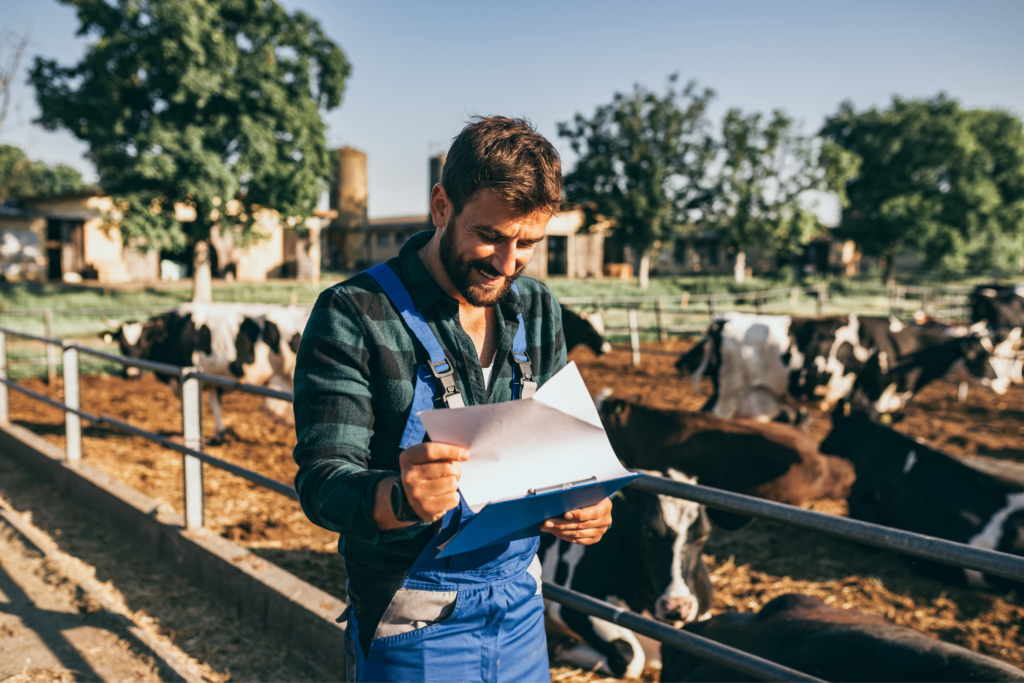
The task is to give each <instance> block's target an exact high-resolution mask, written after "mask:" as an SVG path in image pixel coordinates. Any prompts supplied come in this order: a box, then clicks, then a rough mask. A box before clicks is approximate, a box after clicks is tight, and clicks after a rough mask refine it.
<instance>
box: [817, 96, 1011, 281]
mask: <svg viewBox="0 0 1024 683" xmlns="http://www.w3.org/2000/svg"><path fill="white" fill-rule="evenodd" d="M821 135H822V136H823V137H824V138H826V139H827V140H830V141H832V142H833V143H834V144H835V145H837V146H839V147H842V148H843V149H845V150H847V151H848V152H849V153H851V154H853V155H855V156H856V158H857V160H858V161H859V163H860V169H859V173H857V174H855V175H854V176H852V177H851V178H850V179H849V180H848V181H847V182H846V183H845V188H844V189H845V193H846V195H847V196H848V198H849V203H848V206H847V207H846V208H845V210H844V211H843V217H842V224H841V226H840V229H839V231H838V232H839V234H841V235H843V236H846V237H849V238H850V239H853V240H855V241H856V242H857V243H858V244H859V245H860V246H861V248H862V250H863V251H864V253H866V254H871V255H875V256H883V257H885V259H886V268H885V271H884V277H885V278H886V279H887V280H888V279H891V278H892V277H893V267H894V263H893V261H894V259H893V257H894V256H895V255H896V253H898V252H899V251H901V250H902V249H910V250H912V251H915V252H917V253H918V254H919V255H920V256H921V257H922V258H923V259H924V262H925V265H926V266H927V267H929V268H932V269H936V270H937V271H939V272H943V273H947V274H956V275H964V274H979V275H980V274H997V275H1008V274H1011V273H1015V272H1018V271H1019V270H1020V267H1021V254H1022V253H1024V128H1022V125H1021V121H1020V119H1018V118H1016V117H1014V116H1012V115H1011V114H1009V113H1007V112H1004V111H986V110H966V109H964V108H962V107H961V106H960V105H959V104H958V103H957V102H956V101H955V100H953V99H950V98H949V97H947V96H945V95H942V94H940V95H938V96H936V97H933V98H931V99H924V100H904V99H900V98H898V97H897V98H894V99H893V102H892V105H891V106H889V107H888V108H887V109H878V108H874V107H873V108H871V109H868V110H866V111H862V112H857V111H856V110H855V109H854V106H853V104H852V103H850V102H844V103H843V104H842V105H841V106H840V107H839V111H838V112H836V114H834V115H833V116H831V117H830V118H828V119H827V120H826V121H825V124H824V127H823V128H822V130H821Z"/></svg>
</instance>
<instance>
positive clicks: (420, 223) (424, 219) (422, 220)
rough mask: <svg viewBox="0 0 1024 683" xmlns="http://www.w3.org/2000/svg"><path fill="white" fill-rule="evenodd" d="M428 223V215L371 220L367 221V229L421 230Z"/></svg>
mask: <svg viewBox="0 0 1024 683" xmlns="http://www.w3.org/2000/svg"><path fill="white" fill-rule="evenodd" d="M429 221H430V216H429V215H422V216H392V217H389V218H371V219H370V220H369V221H367V227H368V228H369V229H370V230H397V229H402V228H417V229H423V228H425V227H426V225H427V224H428V222H429Z"/></svg>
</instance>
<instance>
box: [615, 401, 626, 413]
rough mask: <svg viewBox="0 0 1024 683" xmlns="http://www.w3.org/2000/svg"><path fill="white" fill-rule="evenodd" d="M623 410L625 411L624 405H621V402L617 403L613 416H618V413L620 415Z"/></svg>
mask: <svg viewBox="0 0 1024 683" xmlns="http://www.w3.org/2000/svg"><path fill="white" fill-rule="evenodd" d="M625 409H626V404H625V403H623V402H622V401H619V402H618V403H616V404H615V414H616V415H618V414H619V413H621V412H622V411H623V410H625Z"/></svg>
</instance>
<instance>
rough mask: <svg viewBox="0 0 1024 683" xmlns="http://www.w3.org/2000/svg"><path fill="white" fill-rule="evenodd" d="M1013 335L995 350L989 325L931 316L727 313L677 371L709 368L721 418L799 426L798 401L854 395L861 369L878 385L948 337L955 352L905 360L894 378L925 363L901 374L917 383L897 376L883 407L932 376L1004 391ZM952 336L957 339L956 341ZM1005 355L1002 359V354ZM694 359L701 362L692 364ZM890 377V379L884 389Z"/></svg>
mask: <svg viewBox="0 0 1024 683" xmlns="http://www.w3.org/2000/svg"><path fill="white" fill-rule="evenodd" d="M1000 334H1002V333H1000ZM1007 335H1009V336H1013V335H1016V336H1015V337H1014V339H1015V340H1016V341H1008V342H1006V343H1004V344H1003V346H1006V348H1005V349H1003V348H1002V347H1000V349H998V350H997V349H996V348H995V346H996V344H995V343H993V338H994V337H993V336H992V334H991V333H990V332H989V331H987V330H986V329H984V325H978V326H975V327H972V328H970V329H968V328H963V327H959V328H953V327H950V326H947V325H943V324H941V323H932V322H929V323H926V324H924V325H904V324H903V323H902V322H900V321H899V320H897V319H895V318H875V317H866V316H858V315H856V314H851V315H848V316H842V317H832V318H823V319H813V318H791V317H790V316H760V315H750V314H740V313H728V314H723V315H721V316H718V317H717V318H716V319H715V320H714V321H712V324H711V325H710V326H709V328H708V331H707V333H706V334H705V335H704V338H703V339H702V340H701V342H700V343H699V349H700V350H699V351H698V350H697V348H695V349H693V350H691V351H690V352H689V353H687V354H685V355H684V356H682V357H681V358H680V359H679V360H678V361H677V363H676V367H677V369H679V370H680V372H681V373H686V372H688V371H689V372H691V374H692V375H693V381H694V384H695V386H696V385H697V384H698V383H699V381H700V379H701V377H703V376H704V375H705V374H708V375H709V376H710V377H711V379H712V384H713V386H714V392H713V395H712V396H711V398H710V399H709V400H708V402H707V403H706V404H705V405H704V407H703V408H702V410H705V411H709V412H712V413H713V414H715V415H717V416H719V417H726V418H752V419H757V420H761V421H769V420H778V421H783V422H794V423H797V424H799V423H804V422H805V419H804V415H805V413H803V412H801V411H800V409H799V406H798V405H797V404H796V401H799V400H807V399H811V398H820V399H821V407H822V409H823V410H831V409H832V407H834V406H835V405H836V403H837V402H838V401H840V400H842V399H844V398H846V397H848V396H849V395H850V394H851V392H852V391H853V390H854V386H855V385H856V383H857V381H858V378H859V377H860V375H861V373H863V372H864V371H865V370H867V371H869V372H871V373H873V374H874V375H875V376H876V377H875V380H873V381H875V383H881V382H882V381H883V380H884V379H885V377H886V376H887V375H889V373H890V371H891V370H892V369H893V368H896V367H897V366H900V363H901V361H902V360H904V359H906V358H907V357H908V356H910V355H913V354H915V353H918V352H922V351H925V350H926V349H929V348H932V347H937V346H942V345H945V344H947V343H949V345H948V347H946V348H945V351H949V352H952V355H950V353H945V354H939V353H938V352H936V353H933V354H925V355H922V356H919V357H918V358H917V360H916V361H915V363H914V364H913V365H902V366H900V367H901V373H897V375H894V377H897V376H899V375H902V371H910V370H911V369H912V368H915V367H916V368H921V369H920V370H918V371H915V372H913V373H912V376H910V377H906V378H904V379H903V380H902V381H903V382H904V383H905V384H910V385H913V386H912V391H911V389H910V388H904V389H903V390H901V391H900V389H899V386H898V382H897V386H895V387H893V389H892V390H890V394H889V395H887V396H886V401H885V403H886V404H888V403H892V399H891V395H892V392H900V395H905V396H907V397H909V396H912V395H913V393H915V392H916V391H919V390H920V389H921V388H922V387H923V386H924V384H925V383H926V381H922V380H923V379H924V378H927V381H930V380H931V379H934V378H936V377H939V376H942V375H944V374H946V373H947V372H949V371H953V372H954V374H957V375H958V376H959V377H960V378H961V379H965V380H969V381H971V382H973V383H975V384H980V385H983V386H987V387H989V388H991V389H993V390H994V391H996V392H997V393H1002V392H1004V391H1005V389H1006V387H1007V386H1008V384H1009V382H1010V378H1011V376H1012V375H1013V371H1014V368H1017V367H1019V365H1020V364H1019V363H1017V365H1014V363H1016V362H1017V361H1016V360H1014V356H1013V353H1014V352H1013V350H1012V348H1011V347H1012V345H1013V344H1014V343H1016V344H1018V345H1019V338H1020V337H1019V333H1015V332H1012V331H1011V332H1009V333H1007ZM1007 335H1004V336H1007ZM1009 336H1007V339H1009ZM968 337H969V338H970V339H968V340H967V341H963V340H964V338H968ZM954 339H961V341H960V342H958V343H956V344H953V343H950V342H952V341H953V340H954ZM995 339H996V340H997V341H998V336H997V337H995ZM975 341H976V343H975ZM1000 343H1002V342H1000ZM979 345H980V347H979ZM1002 356H1006V360H1005V361H999V360H998V359H999V358H1001V357H1002ZM698 357H699V358H700V363H699V364H698V365H697V366H696V367H695V368H694V364H695V363H696V362H697V358H698ZM925 361H927V363H926V362H925ZM893 383H894V382H892V381H890V382H887V383H886V385H885V386H883V387H882V389H881V392H884V391H885V389H886V387H888V385H889V384H893ZM908 392H909V393H908ZM881 397H882V393H879V395H878V398H879V399H881ZM904 402H905V401H900V402H899V403H898V405H900V406H902V404H903V403H904ZM880 405H882V404H880ZM883 412H884V411H883Z"/></svg>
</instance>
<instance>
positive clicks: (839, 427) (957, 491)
mask: <svg viewBox="0 0 1024 683" xmlns="http://www.w3.org/2000/svg"><path fill="white" fill-rule="evenodd" d="M877 419H878V413H877V412H876V411H875V410H874V409H873V408H872V407H871V406H870V405H865V404H863V403H861V402H859V401H857V400H853V401H844V402H843V403H841V404H840V405H839V406H837V407H836V409H835V410H834V411H833V413H832V424H833V427H832V431H831V432H830V433H829V435H828V436H827V437H826V438H825V440H824V441H823V442H822V443H821V450H822V452H823V453H829V454H832V455H838V456H841V457H844V458H847V459H849V460H850V461H851V462H852V463H853V466H854V469H855V470H856V472H857V480H856V482H854V484H853V489H852V490H851V492H850V498H849V504H850V516H851V517H852V518H854V519H859V520H862V521H865V522H871V523H874V524H881V525H884V526H890V527H895V528H897V529H904V530H906V531H913V532H916V533H920V534H926V535H928V536H935V537H937V538H944V539H947V540H950V541H956V542H957V543H964V544H967V545H971V546H975V547H978V548H987V549H989V550H998V551H1000V552H1004V553H1010V554H1012V555H1019V556H1024V492H1021V490H1020V487H1014V486H1011V485H1009V484H1007V483H1006V482H1005V481H1002V480H999V479H996V478H995V477H993V476H991V475H989V474H986V473H984V472H981V471H979V470H976V469H974V468H972V467H968V466H967V465H965V464H964V463H962V462H960V461H959V460H957V459H956V458H954V457H952V456H949V455H947V454H945V453H943V452H941V451H938V450H936V449H934V448H931V447H929V446H927V445H925V444H924V443H922V442H920V441H918V440H915V439H913V438H911V437H909V436H906V435H904V434H901V433H899V432H897V431H895V430H894V429H892V428H891V427H888V426H886V425H883V424H879V423H878V421H877ZM912 563H913V567H914V569H916V570H917V571H919V572H921V573H923V574H926V575H928V576H931V577H932V578H935V579H938V580H941V581H945V582H948V583H957V584H965V583H966V584H967V585H970V586H976V587H996V588H1000V589H1005V590H1010V589H1015V590H1020V589H1021V588H1022V584H1021V583H1019V582H1014V581H1011V580H1009V579H1004V578H1001V577H996V576H990V575H985V574H982V573H980V572H978V571H975V570H973V569H959V568H956V567H951V566H949V565H945V564H939V563H936V562H930V561H926V560H920V559H914V560H912Z"/></svg>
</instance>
